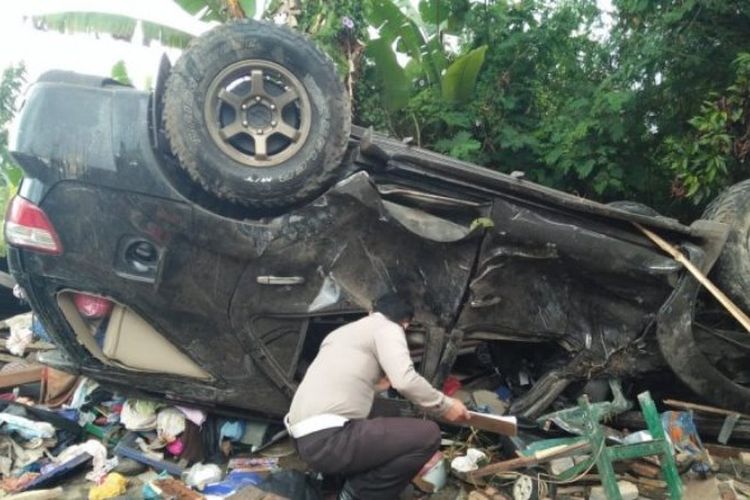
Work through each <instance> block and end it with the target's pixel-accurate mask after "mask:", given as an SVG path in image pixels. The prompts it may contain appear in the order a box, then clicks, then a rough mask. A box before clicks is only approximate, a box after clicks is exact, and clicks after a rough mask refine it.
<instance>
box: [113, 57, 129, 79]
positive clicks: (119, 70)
mask: <svg viewBox="0 0 750 500" xmlns="http://www.w3.org/2000/svg"><path fill="white" fill-rule="evenodd" d="M110 76H111V77H112V79H113V80H116V81H118V82H120V83H122V84H124V85H133V82H131V81H130V77H129V76H128V68H127V67H126V66H125V61H123V60H122V59H121V60H119V61H117V62H116V63H115V65H114V66H112V71H111V72H110Z"/></svg>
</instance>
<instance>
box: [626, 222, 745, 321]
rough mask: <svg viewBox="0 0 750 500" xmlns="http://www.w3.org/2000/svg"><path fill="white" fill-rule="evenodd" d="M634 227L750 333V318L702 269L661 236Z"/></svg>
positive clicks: (636, 225)
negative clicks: (683, 269) (680, 267)
mask: <svg viewBox="0 0 750 500" xmlns="http://www.w3.org/2000/svg"><path fill="white" fill-rule="evenodd" d="M633 225H634V226H635V227H637V228H638V229H640V231H641V232H642V233H643V234H645V235H646V236H647V237H648V239H650V240H651V241H653V242H654V243H656V246H658V247H659V248H661V249H662V250H664V251H665V252H667V253H668V254H669V255H671V256H672V257H673V258H674V260H676V261H677V262H679V263H680V264H682V265H683V266H685V268H686V269H687V270H688V271H690V274H692V275H693V276H695V278H696V279H697V280H698V281H699V282H700V283H701V285H703V286H705V287H706V288H707V289H708V291H709V292H711V294H712V295H713V296H714V297H716V299H717V300H718V301H719V302H721V305H723V306H724V307H725V308H726V309H727V311H729V312H730V314H731V315H732V316H734V318H735V319H736V320H737V321H739V322H740V324H741V325H742V326H744V327H745V330H747V331H748V333H750V318H748V316H747V315H746V314H745V313H744V312H742V310H741V309H740V308H739V307H737V306H736V305H735V304H734V302H732V301H731V299H730V298H729V297H727V296H726V295H725V294H724V292H722V291H721V290H719V289H718V288H717V287H716V285H714V284H713V283H711V281H710V280H709V279H708V278H707V277H706V275H705V274H703V273H702V272H701V270H700V269H698V268H697V267H695V265H694V264H693V263H692V262H690V261H689V260H688V258H687V257H685V256H684V255H683V254H682V252H680V251H679V250H678V249H677V248H675V247H674V246H673V245H671V244H669V243H667V242H666V241H665V240H664V239H662V238H661V237H660V236H659V235H657V234H656V233H653V232H652V231H649V230H648V229H646V228H645V227H643V226H641V225H640V224H638V223H637V222H633Z"/></svg>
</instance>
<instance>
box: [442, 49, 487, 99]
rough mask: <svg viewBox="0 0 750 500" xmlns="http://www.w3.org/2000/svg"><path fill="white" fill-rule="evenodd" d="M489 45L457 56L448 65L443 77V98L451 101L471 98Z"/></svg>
mask: <svg viewBox="0 0 750 500" xmlns="http://www.w3.org/2000/svg"><path fill="white" fill-rule="evenodd" d="M486 52H487V46H486V45H482V46H481V47H479V48H476V49H474V50H472V51H469V52H467V53H466V54H464V55H462V56H460V57H457V58H456V60H455V61H453V63H452V64H451V65H450V66H448V69H447V70H446V71H445V74H444V75H443V77H442V79H441V83H442V88H443V98H444V99H445V100H446V101H451V102H465V101H468V100H469V98H471V95H472V93H473V92H474V86H475V85H476V83H477V77H478V76H479V70H480V69H482V64H483V63H484V54H485V53H486Z"/></svg>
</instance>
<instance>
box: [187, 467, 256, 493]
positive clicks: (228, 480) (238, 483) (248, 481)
mask: <svg viewBox="0 0 750 500" xmlns="http://www.w3.org/2000/svg"><path fill="white" fill-rule="evenodd" d="M262 482H263V478H262V477H261V476H260V474H257V473H255V472H247V471H240V470H233V471H232V472H230V473H229V474H227V477H225V478H224V480H223V481H221V482H218V483H213V484H207V485H206V487H205V488H203V491H202V492H201V493H203V494H204V495H214V496H218V497H224V496H229V495H231V494H232V493H234V492H236V491H238V490H241V489H242V488H245V487H247V486H257V485H259V484H260V483H262Z"/></svg>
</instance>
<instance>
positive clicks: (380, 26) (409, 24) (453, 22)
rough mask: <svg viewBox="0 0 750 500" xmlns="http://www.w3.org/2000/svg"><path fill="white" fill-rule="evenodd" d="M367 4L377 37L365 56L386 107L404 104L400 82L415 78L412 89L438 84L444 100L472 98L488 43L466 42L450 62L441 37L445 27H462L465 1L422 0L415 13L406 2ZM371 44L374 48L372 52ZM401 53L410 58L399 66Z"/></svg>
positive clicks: (455, 29) (382, 0)
mask: <svg viewBox="0 0 750 500" xmlns="http://www.w3.org/2000/svg"><path fill="white" fill-rule="evenodd" d="M367 5H368V8H367V10H366V18H367V21H368V22H369V23H370V25H371V26H372V27H373V28H375V29H376V30H377V32H378V37H379V38H378V39H377V40H372V41H370V42H369V45H368V50H367V52H366V55H369V56H370V57H371V58H372V61H373V62H374V65H375V75H376V76H377V79H378V81H379V84H380V85H379V88H380V91H381V93H382V95H383V100H384V102H385V104H386V106H387V109H389V110H390V111H394V112H395V111H400V110H401V109H402V108H405V107H406V101H405V99H404V90H405V89H404V82H406V83H407V84H408V83H410V82H414V83H416V85H413V88H414V90H415V92H419V89H420V88H421V87H424V86H425V85H439V86H440V87H441V88H442V95H443V98H444V100H445V101H446V102H459V101H467V100H468V99H469V98H470V97H471V95H472V93H473V91H474V87H475V85H476V81H477V77H478V75H479V71H480V69H481V68H482V64H483V63H484V55H485V52H486V50H487V47H485V46H482V47H477V48H475V49H473V50H471V47H469V50H468V51H467V52H466V53H465V54H463V55H459V56H458V57H456V58H455V60H454V61H452V62H450V59H451V58H452V57H453V54H450V53H449V52H448V51H447V50H446V48H445V47H444V43H443V39H442V35H443V31H444V30H445V29H448V27H449V26H450V31H453V32H463V30H464V28H465V26H464V25H463V23H464V22H465V18H466V12H467V11H468V8H469V7H468V5H469V4H468V3H466V2H455V3H453V2H446V1H445V0H422V1H420V2H419V4H418V9H419V14H417V13H416V12H412V10H411V9H410V4H409V3H406V4H405V5H404V6H402V7H400V6H399V5H397V3H396V2H394V0H369V2H368V4H367ZM409 13H411V17H410V16H409V15H408V14H409ZM373 44H374V45H375V49H373V50H372V51H370V47H371V46H372V45H373ZM399 56H401V57H402V58H406V59H407V61H408V62H407V63H406V64H405V65H404V66H403V67H402V66H401V65H399V64H398V62H397V61H398V58H399ZM394 63H395V64H394ZM397 73H401V74H397ZM391 82H395V84H396V85H397V86H398V90H397V94H398V99H397V100H394V99H393V97H394V96H393V93H394V92H393V90H392V89H389V86H390V85H391ZM412 116H414V115H412Z"/></svg>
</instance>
